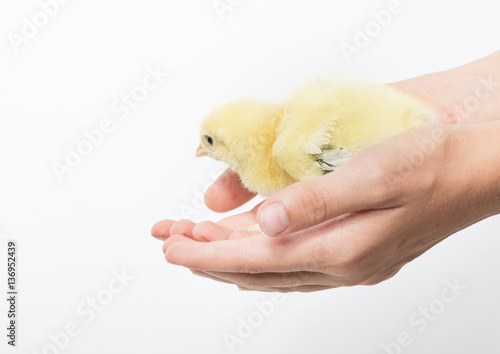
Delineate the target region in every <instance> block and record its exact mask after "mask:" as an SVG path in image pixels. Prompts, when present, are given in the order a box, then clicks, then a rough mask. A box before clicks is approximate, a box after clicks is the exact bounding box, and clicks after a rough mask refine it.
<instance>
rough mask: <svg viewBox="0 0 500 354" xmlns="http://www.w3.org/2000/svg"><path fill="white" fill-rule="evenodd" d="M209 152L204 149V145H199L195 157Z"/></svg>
mask: <svg viewBox="0 0 500 354" xmlns="http://www.w3.org/2000/svg"><path fill="white" fill-rule="evenodd" d="M206 155H207V152H206V151H205V150H203V146H201V144H200V146H198V149H196V154H194V157H200V156H206Z"/></svg>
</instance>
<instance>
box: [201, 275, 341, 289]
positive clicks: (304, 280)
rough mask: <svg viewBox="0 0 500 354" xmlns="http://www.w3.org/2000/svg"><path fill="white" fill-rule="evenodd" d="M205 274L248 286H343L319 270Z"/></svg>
mask: <svg viewBox="0 0 500 354" xmlns="http://www.w3.org/2000/svg"><path fill="white" fill-rule="evenodd" d="M204 274H207V275H210V276H212V277H214V278H217V279H220V280H223V281H226V282H229V283H233V284H236V285H238V286H243V287H248V288H289V287H297V286H304V285H316V286H328V287H338V286H342V282H341V281H339V280H338V279H335V277H333V276H331V275H328V274H323V273H319V272H289V273H261V274H244V273H229V272H210V271H206V272H204Z"/></svg>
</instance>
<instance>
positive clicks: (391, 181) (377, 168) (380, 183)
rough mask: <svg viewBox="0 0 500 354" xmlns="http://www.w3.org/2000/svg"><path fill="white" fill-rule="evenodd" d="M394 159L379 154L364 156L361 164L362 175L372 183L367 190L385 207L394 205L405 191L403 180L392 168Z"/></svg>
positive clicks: (367, 186)
mask: <svg viewBox="0 0 500 354" xmlns="http://www.w3.org/2000/svg"><path fill="white" fill-rule="evenodd" d="M392 163H393V161H392V159H388V158H387V157H386V156H382V155H379V154H370V155H364V156H363V160H362V161H361V163H360V164H359V166H360V167H361V168H362V170H361V171H360V172H359V173H362V174H363V175H364V176H365V177H367V180H368V181H370V183H369V184H368V185H366V186H365V188H367V189H369V191H370V193H369V194H370V195H372V198H373V199H375V200H377V201H379V202H380V203H381V204H383V205H387V204H391V203H394V202H395V201H396V200H398V199H399V198H400V197H401V195H402V191H403V179H402V178H401V177H400V176H399V175H398V173H397V170H395V169H394V166H392Z"/></svg>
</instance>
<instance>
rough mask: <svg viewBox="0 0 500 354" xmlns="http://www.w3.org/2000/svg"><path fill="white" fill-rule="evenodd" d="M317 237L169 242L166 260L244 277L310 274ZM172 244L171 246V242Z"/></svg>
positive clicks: (258, 234)
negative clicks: (268, 273) (256, 274)
mask: <svg viewBox="0 0 500 354" xmlns="http://www.w3.org/2000/svg"><path fill="white" fill-rule="evenodd" d="M314 236H315V235H314V233H311V234H309V235H297V236H296V235H291V236H290V237H287V238H271V237H268V236H267V235H264V234H261V233H257V234H252V236H249V237H244V238H240V239H237V240H227V241H214V242H175V241H176V240H173V241H171V240H170V239H169V240H167V241H165V244H166V248H165V257H166V259H167V260H168V261H169V262H170V263H173V264H177V265H181V266H184V267H187V268H190V269H194V270H202V271H226V272H242V273H264V272H290V271H301V270H309V269H308V268H306V267H309V268H311V270H314V269H313V268H312V267H313V266H315V265H316V263H317V262H313V260H312V259H311V257H312V256H311V255H313V254H314V249H315V247H317V245H318V242H317V238H315V237H314ZM170 241H171V242H170Z"/></svg>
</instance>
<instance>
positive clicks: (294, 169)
mask: <svg viewBox="0 0 500 354" xmlns="http://www.w3.org/2000/svg"><path fill="white" fill-rule="evenodd" d="M432 120H434V114H433V113H432V112H431V111H430V110H429V109H427V108H426V107H424V106H423V105H422V104H421V103H420V102H418V101H417V100H415V99H414V98H412V97H410V96H408V95H406V94H404V93H402V92H399V91H397V90H396V89H394V88H391V87H388V86H384V85H375V84H360V83H351V84H333V83H329V82H325V81H317V82H314V83H311V84H309V85H308V86H306V87H304V88H303V89H301V90H299V91H298V92H297V93H296V94H294V95H293V96H292V97H291V98H290V99H289V100H288V101H287V102H285V103H284V104H276V105H274V104H269V103H265V102H261V101H255V100H240V101H236V102H233V103H229V104H225V105H223V106H220V107H218V108H216V109H215V110H214V111H213V112H212V113H211V114H209V115H208V116H207V117H206V118H205V120H204V121H203V123H202V127H201V143H200V146H199V147H198V150H197V152H196V156H205V155H208V156H210V157H212V158H214V159H217V160H221V161H223V162H225V163H227V164H228V165H229V166H230V167H231V169H233V170H234V171H235V172H237V173H238V174H239V176H240V178H241V181H242V183H243V185H244V186H245V187H246V188H248V189H249V190H250V191H253V192H256V193H258V194H260V195H262V196H266V197H267V196H271V195H273V194H275V193H276V192H278V191H280V190H281V189H283V188H285V187H287V186H288V185H290V184H292V183H295V182H297V181H302V180H304V179H307V178H312V177H317V176H321V175H323V174H325V173H328V172H331V171H334V170H335V169H337V168H339V167H340V166H342V165H343V164H344V163H346V162H347V161H348V160H349V159H350V158H351V157H352V156H353V155H355V154H356V153H358V152H359V151H361V150H362V149H365V148H367V147H369V146H371V145H373V144H376V143H378V142H381V141H383V140H385V139H388V138H390V137H392V136H394V135H396V134H399V133H401V132H403V131H404V130H406V129H409V128H412V127H415V126H417V125H420V124H424V123H427V122H430V121H432Z"/></svg>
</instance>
